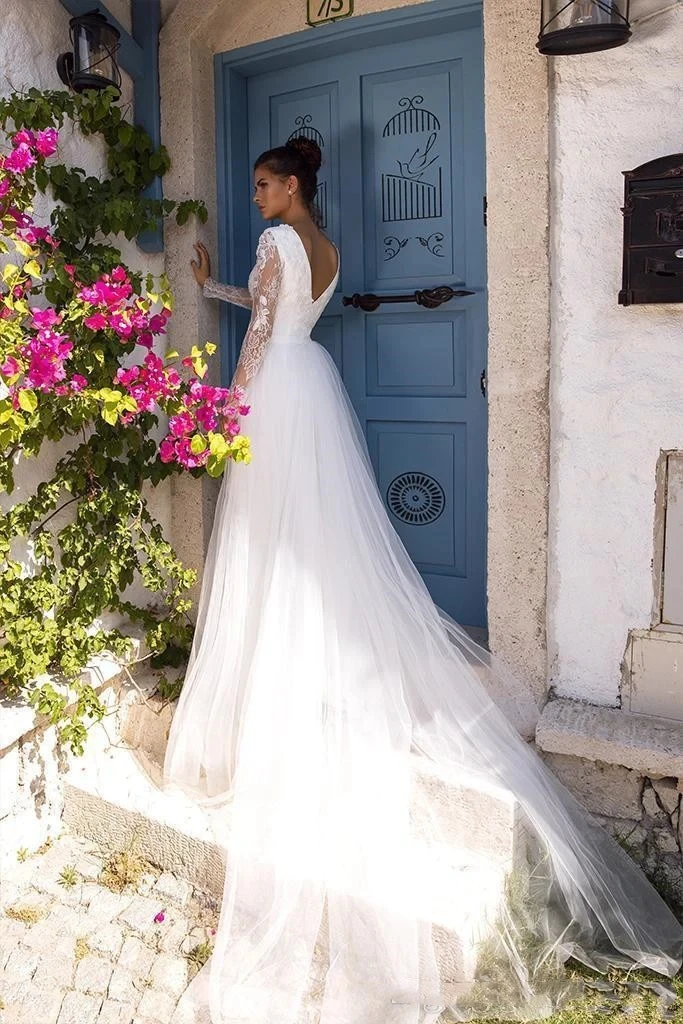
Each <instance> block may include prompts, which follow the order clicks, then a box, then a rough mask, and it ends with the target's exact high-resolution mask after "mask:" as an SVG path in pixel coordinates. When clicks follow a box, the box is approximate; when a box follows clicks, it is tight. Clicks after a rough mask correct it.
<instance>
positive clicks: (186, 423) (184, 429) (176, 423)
mask: <svg viewBox="0 0 683 1024" xmlns="http://www.w3.org/2000/svg"><path fill="white" fill-rule="evenodd" d="M168 429H169V430H170V431H171V433H172V434H173V435H174V437H184V436H185V435H186V434H189V433H191V432H192V431H193V430H194V421H193V419H192V417H191V416H190V414H189V413H187V412H182V413H179V414H178V415H177V416H171V418H170V420H169V421H168Z"/></svg>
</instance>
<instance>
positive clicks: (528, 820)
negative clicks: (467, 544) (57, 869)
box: [164, 340, 683, 1024]
mask: <svg viewBox="0 0 683 1024" xmlns="http://www.w3.org/2000/svg"><path fill="white" fill-rule="evenodd" d="M248 390H249V402H250V404H251V405H252V412H251V414H250V416H249V417H248V420H247V421H246V424H245V429H246V431H247V433H248V434H249V436H250V437H251V440H252V448H253V461H252V463H251V464H250V465H249V466H243V465H239V466H232V467H231V468H230V470H229V472H228V474H227V476H226V477H225V479H224V481H223V484H222V486H221V491H220V496H219V501H218V505H217V509H216V517H215V523H214V528H213V533H212V537H211V542H210V546H209V551H208V556H207V561H206V567H205V575H204V580H203V585H202V595H201V599H200V604H199V609H198V622H197V632H196V636H195V641H194V646H193V650H192V654H191V659H190V664H189V668H188V672H187V676H186V679H185V683H184V686H183V690H182V693H181V696H180V700H179V703H178V707H177V710H176V712H175V717H174V719H173V723H172V727H171V732H170V737H169V743H168V748H167V753H166V760H165V764H164V788H168V789H173V788H175V787H177V788H178V789H180V790H183V791H184V792H186V793H189V794H191V795H192V796H193V797H194V798H195V799H196V800H197V801H198V802H200V803H202V804H204V805H206V806H207V807H208V808H210V809H211V814H212V815H213V817H214V820H216V821H222V822H223V823H224V825H225V840H224V841H225V843H226V845H227V872H226V884H225V892H224V897H223V903H222V909H221V915H220V921H219V926H218V929H217V935H216V942H215V946H214V950H213V954H212V956H211V959H210V960H209V962H208V963H207V965H206V966H205V967H204V968H203V969H202V970H201V971H200V972H199V974H198V975H197V976H196V977H195V979H194V980H193V982H192V983H191V985H190V986H189V988H188V989H187V991H186V993H185V996H184V997H183V999H181V1002H180V1004H179V1006H178V1009H177V1012H176V1016H175V1017H174V1022H176V1021H177V1022H179V1024H186V1022H187V1024H236V1022H249V1024H298V1022H304V1021H305V1022H311V1024H313V1022H318V1021H319V1022H320V1024H423V1022H426V1021H435V1020H437V1019H438V1018H439V1017H440V1016H441V1015H442V1014H443V1013H444V1011H446V1012H447V1014H448V1015H449V1016H450V1018H451V1019H455V1020H469V1019H473V1018H477V1017H499V1018H501V1019H533V1018H542V1017H544V1016H547V1015H548V1014H550V1013H551V1012H552V1010H553V1008H554V1007H555V1006H556V1005H558V1004H559V1003H561V1002H562V1001H563V1000H564V999H566V998H567V997H568V996H569V995H571V994H572V991H573V989H572V984H571V983H570V982H569V981H568V976H567V973H566V971H565V970H564V968H563V964H564V963H565V962H566V960H567V959H568V958H569V957H574V958H577V959H578V960H580V961H583V962H584V963H585V964H587V965H589V966H592V967H595V968H596V969H598V970H604V969H606V968H607V967H608V966H609V965H621V966H631V965H633V964H634V963H636V964H639V965H642V966H646V967H649V968H652V969H653V970H655V971H659V972H661V973H662V974H666V975H673V974H674V973H675V972H676V971H677V969H678V968H679V966H680V964H681V957H682V955H683V929H682V928H681V925H680V924H679V923H678V922H677V921H676V919H675V918H674V916H673V915H672V914H671V912H670V911H669V910H668V908H667V907H666V905H665V904H664V903H663V901H662V900H661V899H660V897H659V896H658V895H657V893H656V892H655V891H654V889H653V888H652V887H651V886H650V884H649V883H648V882H647V880H646V879H645V877H644V876H643V875H642V873H641V872H640V870H639V869H638V867H637V866H636V865H635V864H634V863H633V862H632V861H631V859H630V858H629V857H628V856H627V854H626V853H625V852H624V851H623V850H622V849H621V848H620V847H619V846H618V845H617V844H616V843H615V842H614V841H613V840H612V839H611V837H609V836H608V835H607V834H606V833H605V832H604V831H603V830H602V829H601V828H600V827H599V825H598V824H597V823H596V822H595V821H594V820H593V819H592V818H591V817H590V815H589V814H588V813H587V812H586V811H585V810H583V809H582V808H581V807H580V805H579V804H578V803H577V802H576V801H575V800H574V798H573V797H572V796H571V795H570V794H569V793H568V791H567V790H566V789H565V788H564V787H563V786H562V785H561V784H560V783H559V782H558V781H557V779H555V777H554V776H553V775H552V773H551V772H550V771H549V770H548V769H547V768H546V767H545V765H544V764H543V762H542V761H541V760H540V759H539V758H538V756H537V755H536V753H535V752H534V750H533V748H532V747H531V746H530V745H529V744H528V743H527V742H526V741H525V738H523V737H524V736H525V735H526V736H527V737H528V735H529V734H530V730H531V728H532V726H533V721H534V718H535V715H536V711H537V709H536V707H535V705H534V702H533V699H532V697H531V695H530V691H529V692H527V691H526V690H525V689H524V687H522V686H520V684H519V683H518V682H517V681H516V680H514V679H513V678H512V677H511V676H510V675H509V674H508V673H507V672H506V671H505V669H504V668H503V667H502V666H501V665H499V664H496V662H495V660H494V659H492V658H491V656H490V655H489V654H488V652H486V651H485V650H483V649H482V648H481V647H479V646H478V645H477V644H476V643H474V642H473V641H472V640H471V639H470V638H469V636H468V635H467V634H466V633H465V632H464V631H463V630H462V629H461V628H460V627H459V626H458V625H457V624H456V623H454V622H453V621H452V620H450V619H448V618H447V617H446V616H445V615H444V614H443V613H441V612H440V611H439V609H438V608H437V607H436V606H435V605H434V603H433V601H432V599H431V597H430V595H429V593H428V591H427V589H426V587H425V584H424V582H423V580H422V579H421V577H420V575H419V573H418V572H417V570H416V569H415V567H414V566H413V564H412V562H411V560H410V558H409V557H408V554H407V553H406V551H405V549H404V547H403V545H402V543H401V541H400V539H399V537H398V535H397V534H396V533H395V531H394V529H393V527H392V525H391V523H390V521H389V518H388V515H387V513H386V511H385V509H384V506H383V503H382V500H381V497H380V495H379V492H378V489H377V486H376V483H375V478H374V474H373V471H372V467H371V465H370V462H369V459H368V454H367V449H366V446H365V442H364V439H363V437H362V434H361V431H360V428H359V425H358V423H357V420H356V417H355V415H354V412H353V410H352V408H351V405H350V402H349V399H348V396H347V395H346V392H345V390H344V388H343V385H342V383H341V380H340V378H339V375H338V373H337V370H336V368H335V366H334V363H333V362H332V360H331V358H330V357H329V356H328V354H327V352H326V351H325V350H324V349H323V348H322V347H321V346H319V345H317V344H316V343H314V342H311V341H310V340H307V341H302V342H301V343H295V342H293V343H276V342H273V343H271V345H270V347H269V350H268V352H267V355H266V358H265V361H264V363H263V366H262V368H261V370H260V372H259V373H258V375H257V376H256V377H255V378H254V379H253V381H252V382H251V384H250V386H249V389H248ZM444 1019H445V1018H444Z"/></svg>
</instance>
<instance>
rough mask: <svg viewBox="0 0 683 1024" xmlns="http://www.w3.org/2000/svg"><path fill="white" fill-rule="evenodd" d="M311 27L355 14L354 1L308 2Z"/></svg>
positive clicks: (326, 0) (308, 19) (309, 0)
mask: <svg viewBox="0 0 683 1024" xmlns="http://www.w3.org/2000/svg"><path fill="white" fill-rule="evenodd" d="M307 3H308V16H307V18H306V20H307V21H308V24H309V25H325V24H327V22H329V21H339V19H340V18H348V17H349V15H351V14H353V0H307Z"/></svg>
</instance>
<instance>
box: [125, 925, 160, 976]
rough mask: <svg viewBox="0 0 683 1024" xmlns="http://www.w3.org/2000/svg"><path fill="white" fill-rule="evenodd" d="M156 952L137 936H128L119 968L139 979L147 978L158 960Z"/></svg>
mask: <svg viewBox="0 0 683 1024" xmlns="http://www.w3.org/2000/svg"><path fill="white" fill-rule="evenodd" d="M156 955H157V954H156V952H155V951H154V950H153V949H150V948H149V946H146V945H145V944H144V942H141V940H140V939H138V938H137V936H135V935H128V936H127V938H126V940H125V942H124V943H123V949H122V950H121V952H120V954H119V958H118V965H119V967H123V968H125V970H127V971H131V972H132V973H133V974H135V975H137V976H138V977H143V978H144V977H147V975H148V974H149V972H150V970H151V968H152V964H153V963H154V960H155V958H156Z"/></svg>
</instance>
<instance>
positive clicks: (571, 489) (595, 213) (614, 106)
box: [548, 4, 683, 706]
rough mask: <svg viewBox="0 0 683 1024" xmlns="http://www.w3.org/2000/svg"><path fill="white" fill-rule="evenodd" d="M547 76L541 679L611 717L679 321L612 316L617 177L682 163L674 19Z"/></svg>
mask: <svg viewBox="0 0 683 1024" xmlns="http://www.w3.org/2000/svg"><path fill="white" fill-rule="evenodd" d="M660 6H661V5H660ZM635 7H637V5H634V8H635ZM550 73H551V97H552V98H551V152H552V160H551V267H552V281H553V285H552V301H551V324H552V335H551V446H550V465H551V492H550V530H549V536H550V557H549V562H548V587H549V590H548V633H549V676H550V679H549V681H550V683H551V685H552V686H553V687H554V688H555V691H556V692H557V693H558V694H559V695H561V696H566V697H574V698H578V699H581V700H588V701H592V702H594V703H597V704H606V705H612V706H614V705H615V704H616V703H617V701H618V697H619V684H620V663H621V660H622V657H623V654H624V650H625V648H626V641H627V636H628V632H629V630H630V629H632V628H640V629H642V628H647V627H648V626H649V625H650V616H651V611H652V604H653V579H652V565H651V561H652V558H653V534H654V520H655V504H654V498H655V484H656V468H657V461H658V457H659V454H660V450H662V449H676V448H680V447H682V446H683V406H682V405H681V401H680V396H681V391H682V390H683V362H682V360H681V312H682V310H683V307H682V306H680V305H669V306H666V305H641V306H629V307H622V306H619V305H618V302H617V294H618V292H619V289H620V287H621V259H622V231H623V220H622V214H621V209H620V208H621V206H622V204H623V195H624V191H623V190H624V179H623V176H622V171H625V170H629V169H632V168H634V167H637V166H638V165H640V164H642V163H645V162H646V161H648V160H651V159H653V158H655V157H659V156H664V155H666V154H669V153H677V152H680V151H681V148H682V147H681V133H680V118H679V117H678V116H677V115H676V113H675V112H676V111H677V110H679V109H680V105H681V98H682V96H683V7H682V6H681V5H680V4H679V5H678V7H677V9H675V10H671V11H669V12H668V13H665V14H661V15H660V16H658V17H656V18H653V19H652V20H650V21H647V22H645V23H643V24H642V25H636V26H635V28H634V32H633V37H632V39H631V40H630V41H629V42H628V43H627V45H626V46H623V47H620V48H619V49H616V50H610V51H609V52H607V53H596V54H587V55H584V56H581V57H564V58H558V59H555V60H554V61H551V63H550Z"/></svg>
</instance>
